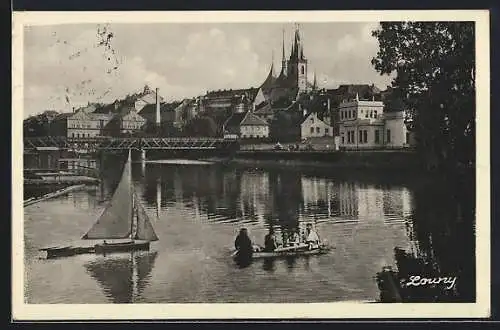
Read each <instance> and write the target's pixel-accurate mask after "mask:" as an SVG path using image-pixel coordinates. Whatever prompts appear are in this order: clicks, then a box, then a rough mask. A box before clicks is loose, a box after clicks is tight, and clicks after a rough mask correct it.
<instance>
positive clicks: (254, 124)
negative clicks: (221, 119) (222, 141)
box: [223, 111, 269, 139]
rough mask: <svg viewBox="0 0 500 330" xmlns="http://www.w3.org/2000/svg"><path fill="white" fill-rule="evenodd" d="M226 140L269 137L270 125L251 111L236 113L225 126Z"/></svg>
mask: <svg viewBox="0 0 500 330" xmlns="http://www.w3.org/2000/svg"><path fill="white" fill-rule="evenodd" d="M223 131H224V138H242V139H249V138H250V139H255V138H258V139H259V138H267V137H269V123H267V122H266V121H265V120H263V119H260V118H259V117H257V116H256V115H254V114H253V113H251V112H250V111H247V112H236V113H233V114H232V115H231V117H229V118H228V120H226V122H225V123H224V125H223Z"/></svg>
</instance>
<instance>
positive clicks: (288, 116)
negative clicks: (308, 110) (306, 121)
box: [269, 111, 302, 142]
mask: <svg viewBox="0 0 500 330" xmlns="http://www.w3.org/2000/svg"><path fill="white" fill-rule="evenodd" d="M299 117H302V113H299V112H291V111H279V112H277V113H276V115H275V116H274V118H273V120H272V121H271V126H270V132H269V135H270V138H271V139H272V140H273V141H275V142H293V141H297V140H298V139H300V124H299Z"/></svg>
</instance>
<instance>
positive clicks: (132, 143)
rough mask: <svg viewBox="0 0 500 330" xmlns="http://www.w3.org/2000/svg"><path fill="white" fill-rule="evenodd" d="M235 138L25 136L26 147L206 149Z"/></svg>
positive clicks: (228, 142) (225, 143)
mask: <svg viewBox="0 0 500 330" xmlns="http://www.w3.org/2000/svg"><path fill="white" fill-rule="evenodd" d="M236 142H237V140H235V139H227V138H203V137H166V138H162V137H119V138H118V137H85V138H65V137H39V138H25V139H24V148H25V149H37V148H41V147H45V148H47V147H54V148H61V149H75V150H76V149H79V148H82V147H84V148H90V149H183V148H185V149H193V148H198V149H206V148H225V147H227V146H228V145H232V144H234V143H236Z"/></svg>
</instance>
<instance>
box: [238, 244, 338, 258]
mask: <svg viewBox="0 0 500 330" xmlns="http://www.w3.org/2000/svg"><path fill="white" fill-rule="evenodd" d="M330 250H331V248H330V247H328V246H321V247H317V248H313V249H310V250H309V249H302V248H301V249H287V250H285V251H270V252H266V251H254V252H253V253H252V257H251V258H252V259H254V260H255V259H276V258H289V257H301V256H313V255H322V254H327V253H328V252H330ZM233 258H234V259H236V258H238V254H237V253H233Z"/></svg>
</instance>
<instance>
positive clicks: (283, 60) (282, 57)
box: [281, 29, 286, 63]
mask: <svg viewBox="0 0 500 330" xmlns="http://www.w3.org/2000/svg"><path fill="white" fill-rule="evenodd" d="M282 41H283V49H282V53H281V62H282V63H285V61H286V60H285V29H283V39H282Z"/></svg>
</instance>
